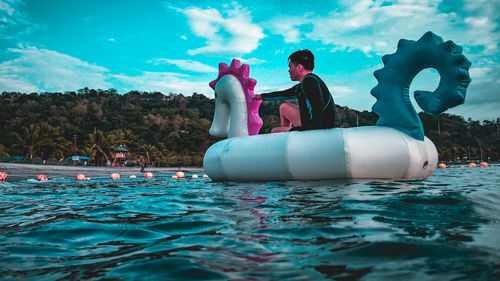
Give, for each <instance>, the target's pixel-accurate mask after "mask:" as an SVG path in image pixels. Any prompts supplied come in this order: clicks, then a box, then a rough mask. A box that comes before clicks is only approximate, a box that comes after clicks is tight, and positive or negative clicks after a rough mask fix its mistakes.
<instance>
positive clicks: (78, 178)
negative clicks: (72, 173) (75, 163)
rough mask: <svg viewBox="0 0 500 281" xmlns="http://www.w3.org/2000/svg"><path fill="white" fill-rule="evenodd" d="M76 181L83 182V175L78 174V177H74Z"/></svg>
mask: <svg viewBox="0 0 500 281" xmlns="http://www.w3.org/2000/svg"><path fill="white" fill-rule="evenodd" d="M76 180H77V181H84V180H85V175H84V174H78V175H76Z"/></svg>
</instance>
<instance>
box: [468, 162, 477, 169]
mask: <svg viewBox="0 0 500 281" xmlns="http://www.w3.org/2000/svg"><path fill="white" fill-rule="evenodd" d="M474 167H477V165H476V163H469V168H474Z"/></svg>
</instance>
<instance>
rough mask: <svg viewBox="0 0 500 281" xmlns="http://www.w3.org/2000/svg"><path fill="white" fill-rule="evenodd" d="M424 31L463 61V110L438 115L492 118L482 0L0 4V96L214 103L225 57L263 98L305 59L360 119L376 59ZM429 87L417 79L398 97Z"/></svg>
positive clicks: (499, 9)
mask: <svg viewBox="0 0 500 281" xmlns="http://www.w3.org/2000/svg"><path fill="white" fill-rule="evenodd" d="M427 31H432V32H434V33H435V34H437V35H439V36H440V37H442V38H443V40H444V41H448V40H452V41H454V42H455V43H456V44H458V45H460V46H462V47H463V53H464V55H465V56H466V57H467V58H468V59H469V60H470V61H471V62H472V66H471V68H470V70H469V73H470V76H471V78H472V82H471V84H470V85H469V88H468V90H467V96H466V99H465V103H464V104H463V105H460V106H458V107H456V108H453V109H450V110H448V111H447V112H448V113H450V114H456V115H460V116H463V117H464V118H465V119H468V118H472V119H473V120H480V121H482V120H496V119H497V118H498V117H500V66H499V63H500V52H499V51H500V49H499V44H500V43H499V42H500V40H499V39H500V1H491V0H486V1H485V0H474V1H470V0H469V1H462V0H418V1H417V0H403V1H373V0H359V1H347V0H346V1H335V0H316V1H303V0H301V1H299V0H287V1H278V0H253V1H232V2H229V1H228V2H226V1H211V0H207V1H185V0H177V1H161V0H148V1H144V0H120V1H118V0H114V1H111V0H97V1H95V0H85V1H82V0H79V1H76V0H43V1H42V0H0V92H3V91H15V92H24V93H31V92H38V93H40V92H67V91H76V90H78V89H82V88H84V87H88V88H93V89H111V88H113V89H116V90H117V91H118V92H119V93H121V94H124V93H127V92H128V91H131V90H138V91H160V92H162V93H164V94H169V93H175V94H179V93H182V94H184V95H191V94H192V93H194V92H197V93H201V94H204V95H206V96H208V97H214V93H213V90H212V89H211V88H210V87H209V86H208V83H209V82H210V81H212V80H214V79H215V78H217V75H218V64H219V63H220V62H225V63H227V64H230V63H231V60H232V59H233V58H237V59H239V60H241V61H242V62H243V63H246V64H249V65H250V77H252V78H254V79H256V80H257V85H256V87H255V93H263V92H268V91H274V90H280V89H286V88H289V87H291V86H293V85H294V83H295V82H292V81H290V79H289V76H288V72H287V71H288V66H287V63H288V61H287V59H288V56H289V55H290V54H291V53H292V52H294V51H296V50H298V49H305V48H307V49H310V50H311V51H312V52H313V53H314V55H315V58H316V68H315V69H314V72H315V73H316V74H318V75H319V76H320V77H321V78H322V79H323V80H324V81H325V82H326V84H327V85H328V87H329V89H330V91H331V92H332V95H333V97H334V100H335V102H336V103H337V104H338V105H341V106H348V107H350V108H352V109H356V110H360V111H362V110H368V111H371V107H372V106H373V104H374V103H375V101H376V100H375V98H374V97H372V96H371V95H370V90H371V89H372V88H373V87H375V86H376V85H377V80H376V79H375V78H374V76H373V72H374V71H375V70H377V69H380V68H382V67H383V63H382V56H383V55H385V54H391V53H394V52H395V51H396V49H397V43H398V41H399V40H400V39H403V38H404V39H409V40H418V39H419V38H420V37H421V36H422V35H423V34H424V33H425V32H427ZM439 81H440V76H439V73H438V72H437V71H436V70H434V69H426V70H423V71H422V72H420V73H419V74H418V75H417V76H416V77H415V79H414V81H413V82H412V84H411V87H410V92H413V91H415V90H427V91H433V90H435V88H436V87H437V86H438V84H439ZM412 96H413V94H412ZM412 100H413V101H414V99H413V98H412ZM414 106H415V108H416V110H417V111H421V110H420V108H419V107H418V105H416V103H414Z"/></svg>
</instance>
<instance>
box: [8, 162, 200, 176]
mask: <svg viewBox="0 0 500 281" xmlns="http://www.w3.org/2000/svg"><path fill="white" fill-rule="evenodd" d="M145 171H146V172H152V173H153V174H175V173H176V172H179V171H182V172H184V173H190V174H191V173H193V174H201V173H205V170H203V168H201V167H180V169H179V168H178V167H175V168H174V167H165V168H156V167H146V168H145ZM0 172H6V173H7V174H9V177H11V176H17V177H30V176H33V175H35V176H36V175H38V174H45V175H47V176H49V177H51V176H76V175H77V174H84V175H86V176H106V175H110V174H112V173H118V174H120V175H123V176H129V175H141V174H142V173H141V168H140V167H109V168H108V167H100V166H65V165H42V164H20V163H1V162H0Z"/></svg>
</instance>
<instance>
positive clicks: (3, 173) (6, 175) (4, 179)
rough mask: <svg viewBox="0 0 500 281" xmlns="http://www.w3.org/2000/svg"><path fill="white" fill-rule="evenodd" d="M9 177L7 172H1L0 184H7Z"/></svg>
mask: <svg viewBox="0 0 500 281" xmlns="http://www.w3.org/2000/svg"><path fill="white" fill-rule="evenodd" d="M8 177H9V175H8V174H7V173H5V172H0V183H2V182H6V181H7V178H8Z"/></svg>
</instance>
